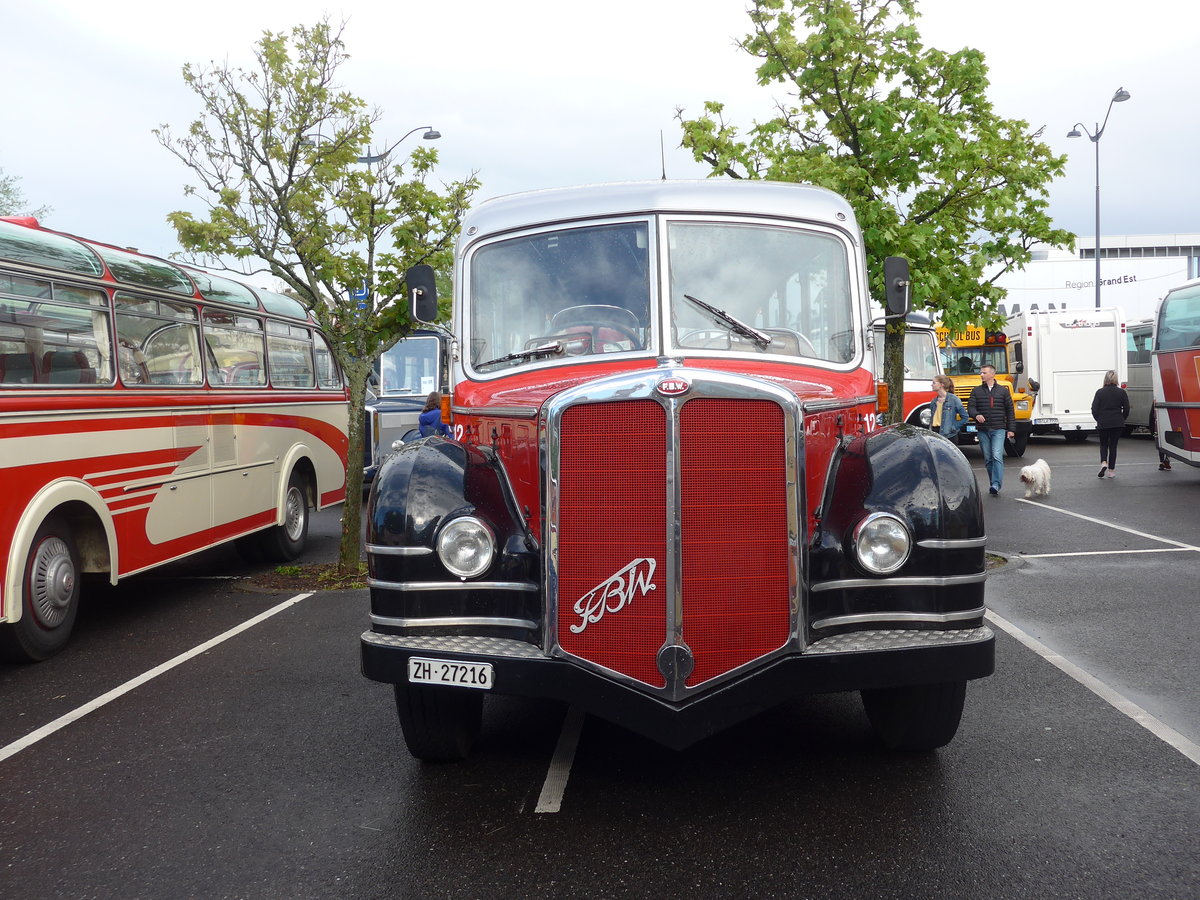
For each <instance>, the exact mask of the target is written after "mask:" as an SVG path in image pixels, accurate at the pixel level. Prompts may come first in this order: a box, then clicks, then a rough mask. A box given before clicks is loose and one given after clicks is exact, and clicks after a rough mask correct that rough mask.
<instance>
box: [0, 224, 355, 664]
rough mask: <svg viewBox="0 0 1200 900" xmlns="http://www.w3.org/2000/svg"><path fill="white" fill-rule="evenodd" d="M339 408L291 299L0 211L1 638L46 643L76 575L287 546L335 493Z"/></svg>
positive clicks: (286, 555) (341, 491)
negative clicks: (219, 548) (231, 544)
mask: <svg viewBox="0 0 1200 900" xmlns="http://www.w3.org/2000/svg"><path fill="white" fill-rule="evenodd" d="M346 416H347V406H346V391H345V387H344V384H343V381H342V377H341V373H340V371H339V370H338V368H337V366H336V364H335V363H334V360H333V356H332V354H331V353H330V348H329V345H328V343H327V342H326V340H325V338H324V337H323V336H322V335H321V334H320V333H319V332H318V331H317V330H316V328H315V326H314V324H313V322H312V320H311V318H310V317H309V316H308V314H307V313H306V312H305V310H304V308H303V307H302V306H301V305H300V304H299V303H298V302H296V301H295V300H293V299H292V298H290V297H286V296H284V295H282V294H276V293H273V292H270V291H263V290H259V289H251V288H249V287H247V286H246V285H243V284H241V283H239V282H236V281H232V280H230V279H227V278H221V277H218V276H215V275H210V274H208V273H205V272H202V271H200V270H197V269H192V268H188V267H184V266H179V265H175V264H173V263H170V262H166V261H165V260H162V259H156V258H153V257H148V256H144V255H141V254H138V253H133V252H130V251H127V250H122V249H118V248H116V247H111V246H108V245H105V244H100V243H97V242H94V241H88V240H83V239H81V238H78V237H74V236H72V235H68V234H63V233H59V232H55V231H49V230H47V229H44V228H41V227H39V226H38V224H37V222H36V221H35V220H33V219H28V218H23V219H12V218H10V219H0V480H2V482H3V486H4V502H3V504H2V505H0V576H2V578H3V580H2V581H0V652H2V653H3V655H4V656H6V657H7V658H9V659H14V660H18V661H36V660H39V659H44V658H46V657H48V656H50V655H52V654H53V653H55V652H57V651H58V650H59V649H61V648H62V647H63V645H64V644H65V643H66V641H67V639H68V637H69V635H70V632H71V628H72V625H73V624H74V621H75V617H76V613H77V611H78V607H79V597H80V581H81V579H80V576H81V575H82V574H84V573H103V574H105V575H107V577H108V578H109V580H110V581H111V582H113V583H116V582H117V581H118V580H119V579H121V578H124V577H125V576H127V575H132V574H134V573H136V572H142V571H144V570H146V569H149V568H151V567H153V566H158V565H161V564H163V563H166V562H170V561H171V560H176V559H179V558H181V557H185V556H188V555H190V554H193V553H196V552H198V551H200V550H204V549H206V548H208V547H212V546H214V545H216V544H220V543H222V542H224V541H229V540H233V539H238V541H239V549H242V550H243V551H244V552H246V553H248V554H252V555H254V556H257V557H261V558H270V559H277V560H287V559H292V558H295V556H296V555H297V554H298V553H299V552H300V551H301V549H302V548H303V546H304V543H305V540H306V539H307V535H308V510H309V507H316V508H321V507H324V506H328V505H330V504H333V503H338V502H340V501H342V500H344V499H345V490H346V444H347V440H346V423H347V419H346Z"/></svg>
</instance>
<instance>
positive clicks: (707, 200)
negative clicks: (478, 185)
mask: <svg viewBox="0 0 1200 900" xmlns="http://www.w3.org/2000/svg"><path fill="white" fill-rule="evenodd" d="M863 254H864V251H863V242H862V237H861V235H860V233H859V231H858V227H857V225H856V223H855V218H854V212H853V210H852V209H851V207H850V206H849V204H847V203H846V202H845V201H844V200H843V199H842V198H841V197H839V196H837V195H836V194H834V193H832V192H830V191H826V190H823V189H820V188H815V187H811V186H807V185H796V184H772V183H766V182H756V181H729V180H712V181H699V182H669V181H662V182H650V183H645V184H619V185H600V186H592V187H583V188H566V189H560V190H548V191H540V192H534V193H530V194H523V195H514V196H510V197H505V198H500V199H497V200H493V201H490V202H487V203H483V204H481V205H480V206H478V207H477V208H476V209H474V210H473V211H472V212H471V213H469V214H468V216H467V217H466V218H465V219H464V222H463V231H462V236H461V238H460V241H459V244H458V247H457V250H456V261H455V275H456V277H455V291H456V293H455V303H454V329H453V330H454V333H455V336H456V339H457V346H456V347H455V348H454V352H453V353H452V365H453V366H454V373H453V377H452V378H451V382H452V383H453V386H454V387H453V392H454V402H453V416H454V438H453V439H448V438H442V437H436V436H434V437H428V438H424V439H421V440H418V441H415V442H412V443H408V444H405V445H404V446H403V447H401V448H400V449H399V450H397V451H396V452H395V453H393V454H391V455H390V456H389V457H388V458H387V459H386V460H385V461H384V462H383V464H382V465H381V467H380V470H379V474H378V476H377V477H376V479H375V483H374V485H373V486H372V489H371V497H370V501H369V504H368V515H367V518H368V525H367V547H366V549H367V559H368V566H369V572H370V580H369V584H370V591H371V629H370V630H369V631H367V632H366V633H364V634H363V636H362V664H363V672H364V674H365V675H366V676H367V677H369V678H372V679H375V680H377V681H381V682H385V683H390V684H392V685H394V689H395V698H396V707H397V711H398V713H399V717H400V722H401V725H402V728H403V732H404V738H405V741H406V743H407V745H408V748H409V750H410V751H411V752H412V753H413V754H414V755H416V756H417V757H420V758H423V759H449V758H459V757H462V756H463V755H465V754H466V753H467V752H469V749H470V747H471V744H472V741H473V739H474V736H475V734H476V733H477V731H478V729H479V727H480V721H481V709H482V699H483V697H484V696H485V695H488V694H493V693H503V694H514V695H525V696H535V697H554V698H559V699H562V700H565V701H567V702H569V703H571V704H574V705H576V706H577V707H579V708H580V709H583V710H585V711H587V712H590V713H593V714H596V715H598V716H601V717H604V718H607V719H609V720H611V721H613V722H616V723H618V724H621V725H623V726H626V727H629V728H632V729H635V730H638V731H640V732H642V733H644V734H646V735H648V736H650V737H652V738H654V739H656V740H659V741H661V742H663V743H665V744H667V745H670V746H674V747H684V746H687V745H688V744H690V743H692V742H694V741H696V740H699V739H700V738H703V737H705V736H707V735H709V734H711V733H713V732H714V731H716V730H717V729H719V728H723V727H725V726H728V725H730V724H732V723H734V722H737V721H739V720H741V719H744V718H746V717H748V716H751V715H753V714H754V713H756V712H758V711H760V710H763V709H766V708H768V707H770V706H772V705H775V704H778V703H780V702H782V701H784V700H786V699H787V698H789V697H791V696H794V695H797V694H803V693H818V692H828V691H851V690H853V691H861V692H862V699H863V702H864V706H865V707H866V711H867V714H868V717H869V719H870V721H871V723H872V725H873V726H874V728H875V730H876V732H877V733H878V734H879V736H880V737H881V738H882V740H883V741H884V742H885V743H886V744H888V745H890V746H892V747H902V748H909V749H917V748H924V749H928V748H932V747H937V746H941V745H943V744H945V743H946V742H948V741H949V740H951V738H952V737H953V735H954V734H955V732H956V730H957V728H958V724H959V719H960V716H961V713H962V710H963V699H964V696H965V692H966V682H967V681H968V680H970V679H974V678H981V677H983V676H986V675H988V674H990V673H991V671H992V667H993V657H994V644H995V638H994V636H993V634H992V632H991V630H990V629H989V628H988V627H987V625H986V624H985V622H984V613H985V610H984V579H985V571H984V544H985V535H984V526H983V512H982V505H981V502H980V495H979V489H978V486H977V484H976V481H975V478H974V475H973V474H972V471H971V467H970V465H969V464H968V463H967V461H966V459H965V458H964V457H963V455H962V453H961V452H959V450H958V449H957V448H956V447H955V446H954V445H953V444H951V443H950V442H949V441H947V440H946V439H945V438H943V437H942V436H940V435H937V434H934V433H933V432H931V431H930V430H928V429H925V428H920V427H916V426H913V425H910V424H897V425H895V426H891V427H887V428H881V427H879V416H878V407H877V395H876V388H875V385H876V376H877V374H878V364H879V355H880V344H879V342H878V341H877V340H876V339H875V334H874V327H875V324H876V323H875V322H874V321H873V316H872V312H871V310H872V303H871V302H870V299H869V297H868V287H867V273H866V264H865V260H864V255H863ZM887 263H888V264H887V266H886V267H885V269H887V270H889V275H888V279H887V283H888V285H889V286H890V289H889V291H888V310H889V313H890V314H891V315H894V316H897V317H902V316H904V315H905V314H906V313H907V311H908V302H907V301H908V298H907V294H906V288H907V284H908V274H907V264H906V263H905V262H904V261H903V260H900V259H889V260H888V261H887ZM408 288H409V290H410V291H411V292H412V294H411V299H412V301H413V303H412V306H413V310H412V312H413V315H414V318H416V319H417V320H420V321H432V320H433V319H434V318H435V317H436V314H437V309H436V296H435V295H436V288H435V287H434V280H433V278H432V272H430V271H428V268H427V267H426V269H425V270H423V271H421V270H415V271H412V272H410V273H409V278H408Z"/></svg>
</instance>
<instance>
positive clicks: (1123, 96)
mask: <svg viewBox="0 0 1200 900" xmlns="http://www.w3.org/2000/svg"><path fill="white" fill-rule="evenodd" d="M1128 99H1129V91H1127V90H1125V88H1117V92H1116V93H1115V94H1113V96H1112V99H1111V100H1109V101H1108V112H1106V113H1105V114H1104V123H1103V124H1100V123H1096V131H1095V132H1094V133H1093V132H1091V131H1088V129H1087V126H1086V125H1084V124H1083V123H1082V122H1076V123H1075V127H1074V128H1072V129H1071V130H1070V131H1068V132H1067V137H1069V138H1077V137H1083V135H1084V134H1086V135H1087V136H1088V140H1090V141H1091V142H1092V143H1093V144H1095V145H1096V245H1095V247H1094V249H1093V253H1095V256H1096V309H1099V308H1100V138H1101V137H1102V136H1103V135H1104V129H1105V127H1106V126H1107V125H1108V117H1109V116H1110V115H1111V114H1112V108H1113V104H1114V103H1124V102H1125V101H1126V100H1128ZM1080 128H1082V129H1083V134H1080V132H1079V129H1080ZM406 137H407V135H406Z"/></svg>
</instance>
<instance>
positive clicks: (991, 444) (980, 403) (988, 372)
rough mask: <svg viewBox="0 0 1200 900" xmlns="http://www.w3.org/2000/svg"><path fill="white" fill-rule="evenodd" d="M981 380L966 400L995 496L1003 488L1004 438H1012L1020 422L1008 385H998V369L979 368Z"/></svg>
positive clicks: (990, 490) (991, 490)
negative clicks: (981, 382) (1014, 410)
mask: <svg viewBox="0 0 1200 900" xmlns="http://www.w3.org/2000/svg"><path fill="white" fill-rule="evenodd" d="M979 377H980V378H981V379H982V380H983V384H977V385H975V387H974V389H972V391H971V396H970V398H969V399H968V400H967V418H968V419H970V420H971V421H973V422H975V423H977V425H976V428H977V430H978V431H979V449H980V450H982V451H983V461H984V464H985V465H986V466H987V473H988V479H989V480H990V481H991V486H990V488H989V489H988V493H990V494H991V495H992V496H995V495H996V494H999V493H1000V488H1001V486H1003V484H1004V438H1005V437H1008V438H1011V437H1012V436H1013V434H1014V433H1015V431H1016V427H1017V419H1016V414H1015V413H1014V412H1013V401H1012V393H1011V392H1010V391H1009V389H1008V385H1007V384H997V383H996V367H995V366H988V365H984V366H980V367H979Z"/></svg>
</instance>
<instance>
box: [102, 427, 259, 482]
mask: <svg viewBox="0 0 1200 900" xmlns="http://www.w3.org/2000/svg"><path fill="white" fill-rule="evenodd" d="M156 412H157V410H156ZM273 465H275V460H273V459H264V460H259V461H257V462H252V463H246V464H244V465H232V466H214V467H213V468H211V469H204V470H203V471H201V472H188V473H186V474H184V475H168V476H165V477H163V478H140V479H138V480H137V481H131V482H129V484H127V485H125V487H123V488H122V489H121V490H123V491H125V492H129V491H139V490H141V489H142V488H148V487H155V486H157V485H164V484H178V483H179V482H181V481H192V480H194V479H196V478H209V477H211V476H213V475H225V474H227V473H229V472H243V473H247V472H249V471H250V470H251V469H261V468H263V467H264V466H273Z"/></svg>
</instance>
